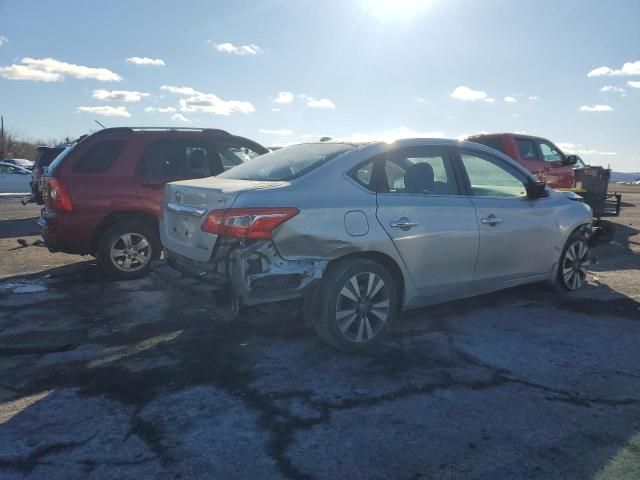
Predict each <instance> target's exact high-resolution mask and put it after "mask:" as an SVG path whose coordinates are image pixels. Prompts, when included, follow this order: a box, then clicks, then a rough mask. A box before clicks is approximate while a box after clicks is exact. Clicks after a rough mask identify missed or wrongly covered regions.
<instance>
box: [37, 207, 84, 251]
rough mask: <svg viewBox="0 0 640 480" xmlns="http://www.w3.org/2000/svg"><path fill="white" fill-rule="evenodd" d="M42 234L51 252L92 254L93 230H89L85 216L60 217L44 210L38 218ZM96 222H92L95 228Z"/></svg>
mask: <svg viewBox="0 0 640 480" xmlns="http://www.w3.org/2000/svg"><path fill="white" fill-rule="evenodd" d="M38 225H39V226H40V234H41V235H42V238H43V239H44V243H45V245H46V246H47V248H48V249H49V251H51V252H64V253H75V254H79V255H86V254H89V253H92V248H91V236H92V234H93V228H88V224H87V219H86V218H85V216H82V217H81V216H78V215H76V214H73V213H69V214H63V215H59V214H57V213H55V212H51V211H47V210H46V209H44V208H43V209H42V210H41V212H40V218H38ZM93 225H94V222H91V227H93Z"/></svg>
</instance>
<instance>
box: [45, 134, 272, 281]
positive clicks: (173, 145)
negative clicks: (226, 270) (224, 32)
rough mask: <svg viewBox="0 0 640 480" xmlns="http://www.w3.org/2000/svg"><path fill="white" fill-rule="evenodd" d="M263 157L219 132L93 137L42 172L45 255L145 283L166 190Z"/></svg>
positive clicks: (251, 145)
mask: <svg viewBox="0 0 640 480" xmlns="http://www.w3.org/2000/svg"><path fill="white" fill-rule="evenodd" d="M267 151H268V150H267V149H266V148H264V147H263V146H261V145H259V144H257V143H256V142H253V141H251V140H249V139H246V138H243V137H237V136H234V135H231V134H229V133H227V132H225V131H223V130H213V129H185V128H181V129H168V128H162V129H158V128H128V127H126V128H107V129H104V130H100V131H98V132H96V133H93V134H91V135H89V136H86V137H84V138H82V139H80V140H79V141H78V142H77V143H75V144H74V145H72V146H71V147H70V148H68V149H67V150H65V151H64V152H63V153H62V154H60V155H59V156H58V157H57V158H56V159H55V160H54V161H53V163H52V164H51V165H50V166H49V168H48V169H47V172H46V174H45V177H44V179H43V186H44V190H43V197H44V202H45V208H43V210H42V213H41V215H40V219H39V221H38V223H39V224H40V226H41V229H42V236H43V237H44V240H45V243H46V245H47V247H48V248H49V250H51V251H52V252H66V253H77V254H81V255H85V254H91V255H94V256H96V257H97V259H98V262H99V263H100V265H101V266H102V267H103V268H104V269H105V270H106V271H107V272H108V273H109V274H111V275H112V276H114V277H117V278H120V279H131V278H138V277H141V276H144V275H146V274H147V273H148V272H149V268H150V263H151V262H150V260H152V259H155V258H159V257H160V250H161V247H160V240H159V232H158V218H159V215H160V212H161V203H162V195H163V191H164V185H165V183H167V182H171V181H175V180H186V179H192V178H200V177H209V176H213V175H217V174H219V173H222V172H223V171H224V170H227V169H229V168H231V167H233V166H234V165H238V164H240V163H242V162H244V161H246V160H250V159H252V158H254V157H256V156H258V155H262V154H263V153H267Z"/></svg>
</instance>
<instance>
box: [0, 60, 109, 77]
mask: <svg viewBox="0 0 640 480" xmlns="http://www.w3.org/2000/svg"><path fill="white" fill-rule="evenodd" d="M20 63H21V65H16V64H13V65H10V66H8V67H0V75H1V76H3V77H4V78H8V79H10V80H34V81H42V82H56V81H59V80H64V78H65V77H67V76H69V77H73V78H79V79H88V78H90V79H94V80H99V81H101V82H117V81H119V80H122V77H121V76H120V75H118V74H117V73H114V72H112V71H111V70H109V69H107V68H94V67H85V66H83V65H76V64H74V63H67V62H62V61H60V60H56V59H54V58H30V57H24V58H23V59H22V60H21V61H20Z"/></svg>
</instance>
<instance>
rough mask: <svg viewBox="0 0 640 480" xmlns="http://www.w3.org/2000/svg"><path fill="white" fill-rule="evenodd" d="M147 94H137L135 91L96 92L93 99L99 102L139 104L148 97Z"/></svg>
mask: <svg viewBox="0 0 640 480" xmlns="http://www.w3.org/2000/svg"><path fill="white" fill-rule="evenodd" d="M148 96H149V94H148V93H145V92H137V91H135V90H112V91H109V90H102V89H101V90H94V91H93V98H97V99H98V100H116V101H120V102H139V101H140V100H142V98H143V97H148Z"/></svg>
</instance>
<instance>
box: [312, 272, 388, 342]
mask: <svg viewBox="0 0 640 480" xmlns="http://www.w3.org/2000/svg"><path fill="white" fill-rule="evenodd" d="M371 274H372V275H373V277H371V276H370V275H371ZM354 278H355V279H356V280H355V281H356V284H357V285H358V287H359V295H360V297H359V298H361V300H360V301H354V300H352V299H351V298H348V297H347V296H345V295H344V294H343V293H341V292H343V291H344V290H345V289H347V290H348V291H347V292H346V293H351V294H352V295H353V292H354V291H355V287H352V286H348V285H347V283H348V282H349V283H350V285H352V284H351V279H354ZM370 278H373V282H375V283H373V284H372V281H371V280H369V279H370ZM380 280H381V281H382V282H383V285H382V286H381V287H379V290H376V288H378V285H379V284H378V282H379V281H380ZM369 292H371V293H374V292H375V293H374V295H373V296H371V298H369V295H368V293H369ZM397 292H398V289H397V286H396V284H395V281H394V279H393V277H392V275H391V274H390V273H389V272H388V271H387V270H386V269H385V268H384V267H383V266H382V265H380V264H379V263H376V262H373V261H371V260H366V259H349V260H345V261H339V262H337V263H335V264H333V265H330V266H329V268H328V270H327V272H326V273H325V275H324V277H323V279H322V282H321V284H320V286H319V289H318V292H317V304H316V306H315V310H316V315H315V318H314V321H313V326H314V328H315V330H316V333H317V334H318V335H319V336H320V338H322V339H323V340H324V341H326V342H327V343H328V344H329V345H332V346H333V347H336V348H338V349H340V350H344V351H347V352H363V351H367V350H370V349H371V348H372V347H374V346H376V345H377V344H379V343H380V341H381V340H382V339H383V338H384V336H385V335H386V333H387V332H388V330H389V328H390V327H391V325H392V324H393V322H394V321H395V319H396V317H397V316H398V294H397ZM354 298H355V297H354ZM385 302H386V303H387V305H386V307H384V306H383V307H379V306H380V305H384V304H385ZM339 305H340V307H341V308H342V310H340V312H342V313H343V314H344V313H346V312H351V311H353V312H354V313H352V314H349V315H342V318H340V319H339V318H338V312H337V309H338V306H339ZM376 306H378V307H376ZM385 308H386V311H385ZM354 314H355V316H353V315H354ZM385 314H386V319H385V320H382V317H383V316H384V315H385ZM347 324H348V326H347V327H346V328H345V325H347ZM341 327H342V328H341ZM370 335H371V336H370ZM365 336H366V337H367V338H366V339H365V338H364V337H365Z"/></svg>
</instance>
